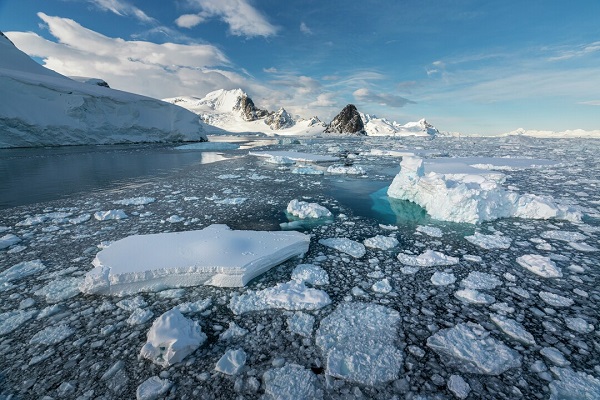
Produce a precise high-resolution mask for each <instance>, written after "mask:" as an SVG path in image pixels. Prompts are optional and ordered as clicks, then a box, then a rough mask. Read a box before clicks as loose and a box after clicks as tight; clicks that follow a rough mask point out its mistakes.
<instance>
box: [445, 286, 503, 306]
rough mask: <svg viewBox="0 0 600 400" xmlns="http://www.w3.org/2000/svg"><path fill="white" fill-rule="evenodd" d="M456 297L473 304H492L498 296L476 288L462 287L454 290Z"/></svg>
mask: <svg viewBox="0 0 600 400" xmlns="http://www.w3.org/2000/svg"><path fill="white" fill-rule="evenodd" d="M454 297H456V298H457V299H459V300H462V301H465V302H467V303H471V304H492V303H495V302H496V298H495V297H494V296H492V295H489V294H486V293H482V292H480V291H478V290H475V289H462V290H457V291H456V292H454Z"/></svg>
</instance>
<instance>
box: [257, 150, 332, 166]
mask: <svg viewBox="0 0 600 400" xmlns="http://www.w3.org/2000/svg"><path fill="white" fill-rule="evenodd" d="M248 154H249V155H251V156H255V157H262V158H267V159H269V158H273V157H285V158H287V159H289V160H292V161H296V162H297V161H300V162H315V163H318V162H331V161H337V160H338V158H337V157H332V156H322V155H318V154H310V153H300V152H295V151H250V152H248Z"/></svg>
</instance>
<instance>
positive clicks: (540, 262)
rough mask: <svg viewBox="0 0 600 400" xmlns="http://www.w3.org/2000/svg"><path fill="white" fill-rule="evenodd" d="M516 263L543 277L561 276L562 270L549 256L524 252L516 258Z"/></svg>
mask: <svg viewBox="0 0 600 400" xmlns="http://www.w3.org/2000/svg"><path fill="white" fill-rule="evenodd" d="M517 263H518V264H519V265H520V266H521V267H523V268H525V269H527V270H528V271H531V272H533V273H534V274H536V275H539V276H541V277H543V278H561V277H562V272H561V270H560V268H558V267H557V266H556V264H555V263H554V261H552V260H551V259H550V258H549V257H544V256H540V255H538V254H526V255H524V256H521V257H518V258H517Z"/></svg>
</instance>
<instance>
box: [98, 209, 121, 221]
mask: <svg viewBox="0 0 600 400" xmlns="http://www.w3.org/2000/svg"><path fill="white" fill-rule="evenodd" d="M94 218H96V219H97V220H98V221H108V220H111V219H125V218H128V216H127V214H125V211H123V210H108V211H96V212H95V213H94Z"/></svg>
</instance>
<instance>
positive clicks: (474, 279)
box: [460, 271, 502, 290]
mask: <svg viewBox="0 0 600 400" xmlns="http://www.w3.org/2000/svg"><path fill="white" fill-rule="evenodd" d="M460 284H461V286H464V287H466V288H467V289H475V290H480V289H494V288H496V287H497V286H500V285H502V281H501V280H500V279H498V278H497V277H496V275H492V274H488V273H486V272H479V271H471V272H469V275H468V276H467V277H466V278H465V279H463V280H462V281H460Z"/></svg>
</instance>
